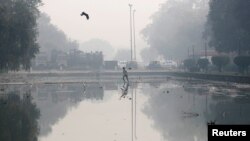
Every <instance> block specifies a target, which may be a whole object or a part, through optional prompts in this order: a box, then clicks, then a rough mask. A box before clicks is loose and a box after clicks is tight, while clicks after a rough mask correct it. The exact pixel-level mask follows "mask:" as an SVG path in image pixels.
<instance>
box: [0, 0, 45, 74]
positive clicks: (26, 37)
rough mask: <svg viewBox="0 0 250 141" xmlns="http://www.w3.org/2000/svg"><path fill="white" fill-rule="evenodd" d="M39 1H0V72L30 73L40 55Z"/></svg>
mask: <svg viewBox="0 0 250 141" xmlns="http://www.w3.org/2000/svg"><path fill="white" fill-rule="evenodd" d="M40 5H41V1H40V0H1V1H0V70H1V71H8V70H14V71H17V70H19V69H20V68H22V69H29V67H30V65H31V59H32V58H34V57H35V54H36V53H38V51H39V45H38V43H37V38H36V37H37V18H38V16H39V10H38V7H39V6H40Z"/></svg>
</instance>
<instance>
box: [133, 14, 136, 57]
mask: <svg viewBox="0 0 250 141" xmlns="http://www.w3.org/2000/svg"><path fill="white" fill-rule="evenodd" d="M133 27H134V60H135V61H136V42H135V10H134V11H133Z"/></svg>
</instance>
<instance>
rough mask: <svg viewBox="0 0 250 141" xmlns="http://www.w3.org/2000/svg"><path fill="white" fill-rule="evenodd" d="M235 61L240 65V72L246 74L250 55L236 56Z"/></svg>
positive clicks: (249, 63)
mask: <svg viewBox="0 0 250 141" xmlns="http://www.w3.org/2000/svg"><path fill="white" fill-rule="evenodd" d="M234 63H235V65H237V66H238V68H239V71H240V73H242V74H244V73H245V72H247V71H248V66H249V65H250V56H237V57H235V58H234Z"/></svg>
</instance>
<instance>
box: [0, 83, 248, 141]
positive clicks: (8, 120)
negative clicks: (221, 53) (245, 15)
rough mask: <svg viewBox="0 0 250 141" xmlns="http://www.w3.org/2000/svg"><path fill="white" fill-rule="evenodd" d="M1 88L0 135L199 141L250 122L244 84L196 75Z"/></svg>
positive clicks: (45, 140)
mask: <svg viewBox="0 0 250 141" xmlns="http://www.w3.org/2000/svg"><path fill="white" fill-rule="evenodd" d="M124 89H126V86H123V84H122V83H111V82H105V83H102V82H92V83H86V84H84V85H83V84H82V83H78V84H77V83H75V84H50V85H45V84H39V85H38V84H37V85H2V86H1V92H0V105H1V106H0V115H1V119H0V125H1V126H0V130H1V132H0V140H5V141H9V140H10V141H11V140H15V141H18V140H26V141H28V140H35V139H37V140H39V141H71V140H72V141H129V140H131V141H133V140H134V141H135V140H137V141H153V140H154V141H206V140H207V139H206V138H207V133H206V132H207V122H211V121H215V123H216V124H250V94H249V92H250V86H249V85H239V84H233V83H232V84H228V83H217V82H206V81H199V80H166V81H165V82H150V83H143V82H140V83H136V82H134V83H131V84H130V85H129V86H128V87H127V91H125V90H124Z"/></svg>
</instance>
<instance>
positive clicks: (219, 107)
mask: <svg viewBox="0 0 250 141" xmlns="http://www.w3.org/2000/svg"><path fill="white" fill-rule="evenodd" d="M171 83H172V82H171ZM180 84H181V83H180ZM165 85H166V88H163V87H162V86H165ZM167 85H170V82H169V84H168V83H166V84H164V85H161V87H160V89H159V88H156V87H155V86H154V85H151V87H150V88H143V89H144V90H143V92H145V93H151V94H150V96H149V99H148V104H147V105H146V106H145V108H144V112H145V113H146V115H148V117H149V118H151V119H152V120H153V121H154V127H155V128H156V129H157V130H159V131H160V132H161V133H162V135H163V137H164V138H165V139H166V140H169V141H180V140H185V141H193V140H204V139H205V138H206V123H207V122H209V121H211V120H216V123H218V124H250V113H249V111H250V96H249V95H247V94H245V95H243V94H242V93H241V89H235V87H231V86H230V85H228V86H227V85H223V84H218V87H217V85H216V84H209V83H207V84H206V83H183V84H182V85H183V86H182V87H176V88H173V89H172V90H171V92H170V93H169V94H167V93H164V92H163V90H165V89H169V88H167ZM210 86H212V87H214V89H215V91H211V90H210ZM234 96H236V97H234ZM183 111H184V112H187V113H198V114H199V116H198V117H190V118H183V114H182V113H183ZM190 115H192V114H190ZM194 138H196V139H194Z"/></svg>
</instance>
